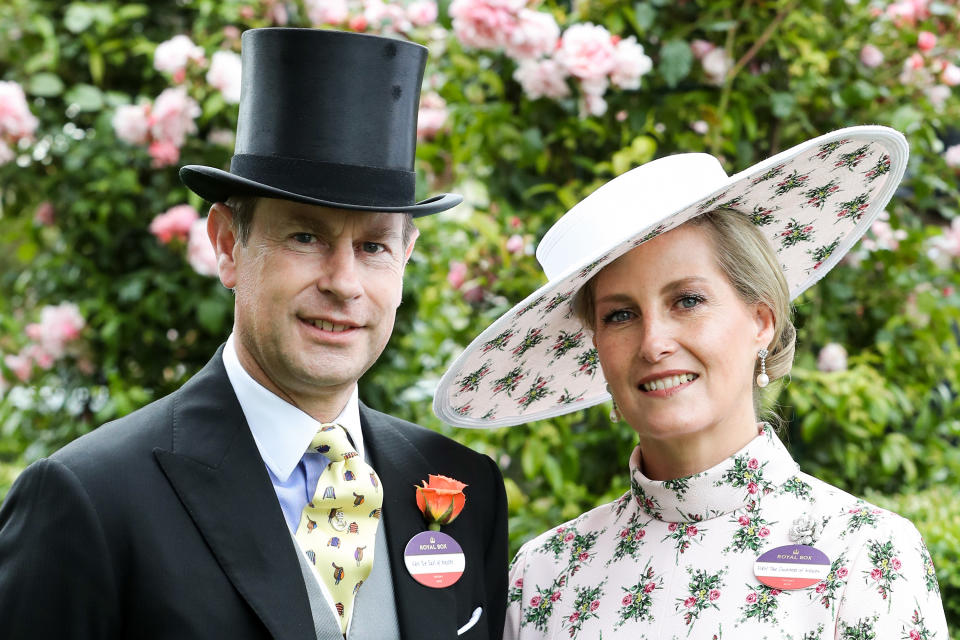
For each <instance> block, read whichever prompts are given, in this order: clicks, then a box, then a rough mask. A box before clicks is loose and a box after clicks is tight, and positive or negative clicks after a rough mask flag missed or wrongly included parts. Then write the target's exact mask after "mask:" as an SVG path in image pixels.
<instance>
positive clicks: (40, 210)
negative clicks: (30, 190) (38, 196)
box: [33, 200, 54, 227]
mask: <svg viewBox="0 0 960 640" xmlns="http://www.w3.org/2000/svg"><path fill="white" fill-rule="evenodd" d="M33 221H34V222H36V223H37V224H40V225H43V226H45V227H49V226H51V225H53V223H54V210H53V205H52V204H51V203H50V201H49V200H44V201H43V202H41V203H40V204H39V205H37V209H36V211H34V212H33Z"/></svg>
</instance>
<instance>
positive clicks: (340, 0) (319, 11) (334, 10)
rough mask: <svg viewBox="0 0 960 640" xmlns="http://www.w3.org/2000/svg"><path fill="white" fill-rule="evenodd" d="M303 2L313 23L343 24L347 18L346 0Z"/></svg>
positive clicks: (307, 0) (308, 0) (309, 0)
mask: <svg viewBox="0 0 960 640" xmlns="http://www.w3.org/2000/svg"><path fill="white" fill-rule="evenodd" d="M304 4H305V5H306V9H307V17H308V18H309V19H310V22H311V23H312V24H314V25H323V24H343V23H344V22H345V21H346V19H347V15H348V8H347V0H306V2H305V3H304Z"/></svg>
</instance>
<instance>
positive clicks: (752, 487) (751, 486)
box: [747, 482, 760, 494]
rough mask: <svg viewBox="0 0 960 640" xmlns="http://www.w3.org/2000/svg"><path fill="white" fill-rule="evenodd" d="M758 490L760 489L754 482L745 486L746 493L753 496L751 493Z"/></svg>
mask: <svg viewBox="0 0 960 640" xmlns="http://www.w3.org/2000/svg"><path fill="white" fill-rule="evenodd" d="M759 489H760V487H758V486H757V483H756V482H751V483H750V484H748V485H747V493H751V494H753V493H756V492H757V491H758V490H759Z"/></svg>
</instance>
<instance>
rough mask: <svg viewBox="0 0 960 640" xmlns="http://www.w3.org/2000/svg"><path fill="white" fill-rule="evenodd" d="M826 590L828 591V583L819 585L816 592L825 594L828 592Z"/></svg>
mask: <svg viewBox="0 0 960 640" xmlns="http://www.w3.org/2000/svg"><path fill="white" fill-rule="evenodd" d="M826 590H827V583H826V582H821V583H819V584H817V588H816V592H817V593H823V592H824V591H826Z"/></svg>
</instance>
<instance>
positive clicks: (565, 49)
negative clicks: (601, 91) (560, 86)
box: [557, 22, 616, 80]
mask: <svg viewBox="0 0 960 640" xmlns="http://www.w3.org/2000/svg"><path fill="white" fill-rule="evenodd" d="M615 55H616V49H615V48H614V46H613V42H612V40H611V38H610V32H609V31H607V30H606V29H605V28H604V27H601V26H599V25H595V24H591V23H589V22H585V23H580V24H575V25H573V26H572V27H569V28H568V29H567V30H566V31H564V32H563V37H561V39H560V49H559V51H557V60H558V61H559V62H560V63H561V64H563V66H565V67H566V68H567V71H568V72H570V74H571V75H574V76H576V77H578V78H580V79H581V80H595V79H600V78H605V77H606V76H607V74H609V73H610V72H611V71H613V68H614V65H615V64H616V58H615Z"/></svg>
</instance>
